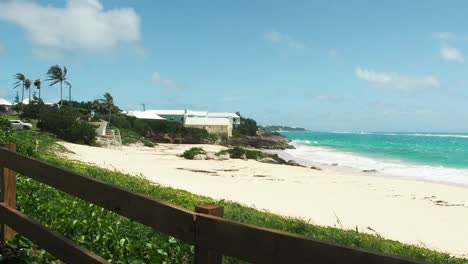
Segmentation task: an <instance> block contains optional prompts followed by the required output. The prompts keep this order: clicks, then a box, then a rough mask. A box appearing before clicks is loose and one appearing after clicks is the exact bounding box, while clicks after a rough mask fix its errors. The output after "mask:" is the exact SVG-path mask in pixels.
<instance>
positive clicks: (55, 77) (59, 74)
mask: <svg viewBox="0 0 468 264" xmlns="http://www.w3.org/2000/svg"><path fill="white" fill-rule="evenodd" d="M47 75H48V76H49V79H47V80H46V81H50V84H49V85H50V86H53V85H55V84H57V83H60V105H62V104H63V90H62V83H65V84H66V85H68V89H69V96H68V100H69V101H71V87H72V86H71V84H70V83H69V82H67V68H66V67H65V66H63V70H62V68H61V67H60V66H58V65H55V66H52V67H50V69H49V71H47Z"/></svg>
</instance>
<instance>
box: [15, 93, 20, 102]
mask: <svg viewBox="0 0 468 264" xmlns="http://www.w3.org/2000/svg"><path fill="white" fill-rule="evenodd" d="M15 103H19V93H18V91H16V96H15Z"/></svg>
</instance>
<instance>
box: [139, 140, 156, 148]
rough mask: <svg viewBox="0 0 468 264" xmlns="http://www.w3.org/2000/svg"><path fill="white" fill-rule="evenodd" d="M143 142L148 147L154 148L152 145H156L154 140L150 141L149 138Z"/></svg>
mask: <svg viewBox="0 0 468 264" xmlns="http://www.w3.org/2000/svg"><path fill="white" fill-rule="evenodd" d="M142 142H143V145H144V146H146V147H150V148H152V147H154V146H155V145H154V143H153V142H151V141H149V140H146V139H145V140H143V141H142Z"/></svg>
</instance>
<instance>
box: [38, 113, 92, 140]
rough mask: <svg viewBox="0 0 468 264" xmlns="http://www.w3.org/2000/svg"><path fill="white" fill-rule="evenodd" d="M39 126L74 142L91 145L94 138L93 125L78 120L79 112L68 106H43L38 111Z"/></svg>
mask: <svg viewBox="0 0 468 264" xmlns="http://www.w3.org/2000/svg"><path fill="white" fill-rule="evenodd" d="M39 117H40V123H39V125H38V126H39V127H40V129H41V131H47V132H50V133H53V134H55V135H57V137H59V138H61V139H63V140H66V141H70V142H75V143H81V144H88V145H91V144H93V143H94V142H95V140H96V131H95V129H96V128H95V127H94V126H93V125H91V124H89V123H88V122H86V121H82V120H80V117H82V116H81V114H80V112H79V111H78V110H77V109H76V108H73V107H70V106H62V107H60V108H58V107H44V108H43V109H42V111H41V112H40V115H39Z"/></svg>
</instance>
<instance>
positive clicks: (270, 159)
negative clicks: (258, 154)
mask: <svg viewBox="0 0 468 264" xmlns="http://www.w3.org/2000/svg"><path fill="white" fill-rule="evenodd" d="M258 161H259V162H263V163H270V164H278V161H276V160H275V159H273V158H263V159H259V160H258Z"/></svg>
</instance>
